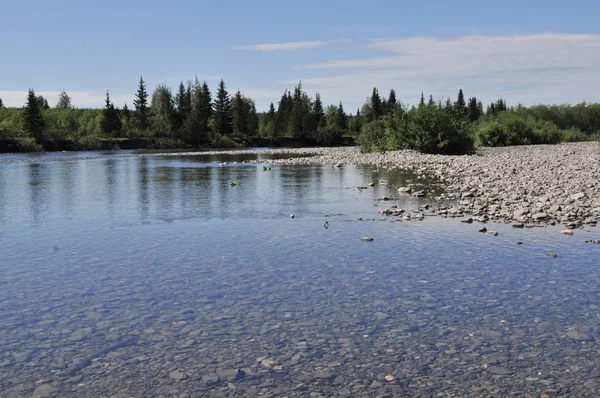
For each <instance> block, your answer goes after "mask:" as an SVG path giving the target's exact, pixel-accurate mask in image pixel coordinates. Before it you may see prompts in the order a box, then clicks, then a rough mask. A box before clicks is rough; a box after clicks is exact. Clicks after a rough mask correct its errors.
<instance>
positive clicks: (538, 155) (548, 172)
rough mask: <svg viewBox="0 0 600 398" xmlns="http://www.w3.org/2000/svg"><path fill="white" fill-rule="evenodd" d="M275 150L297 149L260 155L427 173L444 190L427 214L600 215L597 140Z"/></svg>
mask: <svg viewBox="0 0 600 398" xmlns="http://www.w3.org/2000/svg"><path fill="white" fill-rule="evenodd" d="M280 152H285V153H293V154H297V155H299V156H301V157H294V158H291V159H276V160H266V161H265V162H270V163H276V164H285V165H303V164H331V165H335V166H338V167H341V166H343V165H348V164H371V165H375V166H378V167H384V168H387V169H390V170H391V169H408V170H412V171H413V172H415V173H416V174H417V175H419V174H428V175H430V176H434V177H435V178H436V179H437V180H438V181H439V182H440V183H441V184H442V186H443V187H444V191H445V193H443V194H441V195H439V196H434V197H431V199H432V201H433V202H435V203H437V205H436V204H435V203H432V205H431V208H430V209H428V212H429V213H430V214H438V215H443V216H452V217H462V216H467V215H468V216H473V217H475V219H476V220H479V221H486V220H488V219H492V220H504V221H506V222H513V225H514V226H515V227H525V226H532V225H540V224H552V225H554V224H556V223H563V224H565V226H567V227H568V228H570V229H575V228H578V227H581V226H583V225H584V224H589V225H592V226H593V225H596V223H597V221H598V219H600V144H599V143H597V142H583V143H570V144H562V145H531V146H519V147H504V148H484V149H483V150H481V151H480V152H479V153H478V154H477V155H471V156H441V155H427V154H422V153H419V152H416V151H410V150H404V151H394V152H384V153H360V151H359V150H358V149H357V148H316V149H315V148H303V149H291V150H276V152H275V153H280ZM307 154H314V156H311V157H307V156H306V155H307ZM261 162H262V161H261ZM397 188H399V194H400V195H406V194H413V195H415V194H417V195H421V196H422V195H425V196H426V197H427V192H418V193H416V192H411V191H412V187H411V186H408V187H397ZM442 203H443V204H442ZM467 221H468V219H467Z"/></svg>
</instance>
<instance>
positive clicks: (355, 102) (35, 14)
mask: <svg viewBox="0 0 600 398" xmlns="http://www.w3.org/2000/svg"><path fill="white" fill-rule="evenodd" d="M597 2H598V0H571V1H568V2H567V1H558V0H543V1H542V0H526V1H525V0H518V1H516V0H502V1H493V2H492V1H483V0H477V1H473V0H454V1H448V0H443V1H442V0H423V1H419V2H417V1H414V0H412V1H401V0H395V1H383V0H379V1H378V0H370V1H365V0H361V1H354V0H346V1H338V0H326V1H324V0H320V1H314V0H304V1H297V2H288V1H281V0H280V1H271V0H268V1H267V0H254V1H247V0H244V1H237V0H236V1H228V0H222V1H208V0H205V1H201V0H197V1H193V0H181V1H178V0H171V1H164V0H161V1H155V0H145V1H139V0H129V1H121V0H119V1H116V0H104V1H101V2H97V1H94V2H92V1H81V0H77V1H75V0H0V98H2V99H3V101H4V104H5V105H6V106H22V105H23V104H24V103H25V99H26V95H27V90H28V89H30V88H33V89H34V90H35V91H36V93H37V94H41V95H44V97H46V99H48V101H49V103H50V105H54V104H55V103H56V101H57V99H58V94H59V93H60V91H61V90H65V91H66V92H67V93H68V94H69V95H70V96H71V98H72V102H73V105H74V106H77V107H100V106H103V104H104V97H105V93H106V91H107V90H109V91H110V94H111V98H112V100H113V102H114V103H115V104H116V105H117V106H122V105H123V104H125V103H127V104H129V105H131V101H132V99H133V97H134V94H135V91H136V90H137V83H138V80H139V78H140V76H143V78H144V80H145V82H146V84H147V87H148V90H149V91H150V92H152V91H153V89H154V88H155V87H156V86H157V85H159V84H166V85H168V86H170V87H172V88H173V89H174V90H175V89H176V88H177V86H178V85H179V82H180V81H181V80H183V81H187V80H188V79H192V80H193V79H194V78H195V77H198V79H199V80H200V81H203V80H206V81H207V82H208V84H209V85H210V86H211V88H212V89H213V91H214V90H215V89H216V86H217V84H218V82H219V80H220V79H224V80H225V83H226V86H227V88H228V90H229V91H230V93H233V92H235V91H236V90H238V89H239V90H240V91H241V92H242V94H244V95H246V96H248V97H250V98H252V99H254V100H255V101H256V105H257V108H258V109H259V110H266V109H267V107H268V106H269V104H270V102H271V101H272V102H274V103H275V105H277V101H278V100H279V98H280V97H281V94H282V92H283V91H284V90H285V89H286V88H287V89H293V87H294V86H295V85H296V84H298V82H299V81H302V85H303V87H304V89H305V90H306V91H307V92H308V93H309V94H310V95H311V96H314V94H315V93H317V92H318V93H320V94H321V97H322V99H323V101H324V102H325V103H326V104H329V103H335V104H337V103H339V102H340V101H342V102H343V104H344V108H345V109H346V110H347V111H349V112H353V111H355V109H357V108H358V107H360V106H361V105H362V104H363V103H364V101H365V99H366V98H367V97H368V96H370V94H371V92H372V89H373V87H377V88H378V89H379V92H380V93H381V94H382V95H384V96H387V93H388V92H389V90H390V89H392V88H393V89H395V90H396V96H397V98H398V99H400V100H402V101H403V102H405V103H407V104H413V103H416V102H417V101H418V100H419V98H420V96H421V92H423V93H425V95H426V96H428V95H433V97H434V98H436V99H443V98H448V97H452V98H455V97H456V93H457V92H458V90H459V88H462V89H463V91H464V92H465V95H466V96H467V97H470V96H477V98H478V99H481V100H483V101H484V103H486V102H490V101H493V100H495V99H497V98H505V99H506V100H507V102H508V104H509V105H511V104H512V105H515V104H518V103H522V104H524V105H532V104H537V103H545V104H552V103H579V102H582V101H587V102H600V25H598V23H597V21H598V19H599V18H600V5H598V4H597Z"/></svg>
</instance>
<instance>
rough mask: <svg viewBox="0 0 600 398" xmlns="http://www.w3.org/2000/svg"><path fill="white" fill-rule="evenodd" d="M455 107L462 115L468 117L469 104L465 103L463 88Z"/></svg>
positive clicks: (459, 92)
mask: <svg viewBox="0 0 600 398" xmlns="http://www.w3.org/2000/svg"><path fill="white" fill-rule="evenodd" d="M454 106H455V107H456V110H457V111H458V113H459V114H460V115H463V116H466V115H467V103H466V102H465V95H464V94H463V91H462V88H461V89H460V90H459V91H458V97H457V98H456V102H455V103H454Z"/></svg>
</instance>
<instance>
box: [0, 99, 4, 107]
mask: <svg viewBox="0 0 600 398" xmlns="http://www.w3.org/2000/svg"><path fill="white" fill-rule="evenodd" d="M0 108H4V102H2V98H0Z"/></svg>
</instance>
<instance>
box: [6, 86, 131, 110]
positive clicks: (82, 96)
mask: <svg viewBox="0 0 600 398" xmlns="http://www.w3.org/2000/svg"><path fill="white" fill-rule="evenodd" d="M27 94H28V91H18V90H14V91H0V98H2V101H3V102H4V106H7V107H21V106H24V105H25V102H26V101H27ZM35 94H36V95H41V96H43V97H44V98H45V99H46V100H48V104H49V105H50V106H54V105H56V103H57V102H58V96H59V94H60V91H36V92H35ZM67 94H68V95H69V97H71V104H72V105H73V106H74V107H77V108H99V107H103V106H104V103H105V99H106V93H94V92H87V91H67ZM133 97H134V95H130V94H116V95H114V94H112V93H111V94H110V100H111V102H112V103H114V104H115V106H117V107H119V108H120V107H122V106H123V104H125V103H126V104H127V106H131V104H132V103H133Z"/></svg>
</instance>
